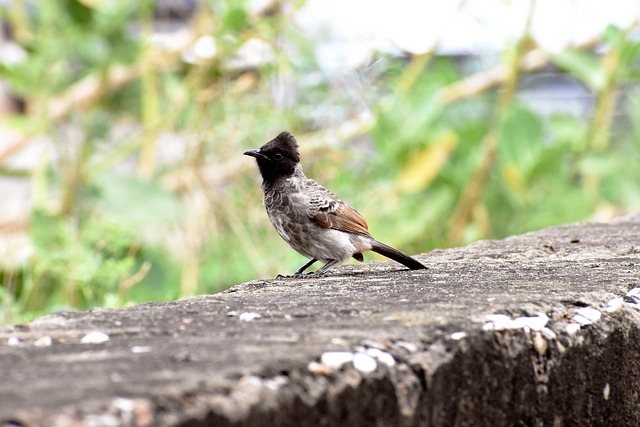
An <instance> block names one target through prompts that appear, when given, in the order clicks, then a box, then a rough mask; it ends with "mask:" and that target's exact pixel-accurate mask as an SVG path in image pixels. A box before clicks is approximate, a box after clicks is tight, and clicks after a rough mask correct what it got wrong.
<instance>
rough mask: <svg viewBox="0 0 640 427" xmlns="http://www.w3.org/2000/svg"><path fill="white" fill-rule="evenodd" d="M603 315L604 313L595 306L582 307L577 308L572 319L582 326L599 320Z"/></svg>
mask: <svg viewBox="0 0 640 427" xmlns="http://www.w3.org/2000/svg"><path fill="white" fill-rule="evenodd" d="M601 317H602V313H600V311H598V310H596V309H595V308H591V307H582V308H579V309H577V310H576V314H574V315H573V317H572V320H573V321H574V322H576V323H579V324H580V325H582V326H587V325H591V324H593V323H595V322H597V321H598V320H600V318H601Z"/></svg>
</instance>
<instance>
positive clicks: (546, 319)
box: [0, 215, 640, 426]
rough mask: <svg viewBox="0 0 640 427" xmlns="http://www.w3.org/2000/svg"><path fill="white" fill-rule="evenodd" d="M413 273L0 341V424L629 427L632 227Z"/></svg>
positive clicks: (51, 322)
mask: <svg viewBox="0 0 640 427" xmlns="http://www.w3.org/2000/svg"><path fill="white" fill-rule="evenodd" d="M419 259H420V260H421V261H423V262H424V263H425V264H426V265H427V266H429V269H428V270H424V271H408V270H404V269H402V268H399V266H398V265H397V264H395V263H393V262H371V263H366V264H363V265H359V266H345V267H342V268H339V269H336V270H334V271H333V272H332V274H331V275H329V276H326V277H323V278H319V279H307V280H296V279H283V280H256V281H253V282H249V283H245V284H241V285H238V286H235V287H233V288H232V289H230V290H228V291H227V292H224V293H221V294H217V295H208V296H202V297H194V298H187V299H183V300H181V301H177V302H169V303H162V304H141V305H137V306H134V307H131V308H127V309H121V310H106V309H99V310H92V311H89V312H85V313H60V314H55V315H50V316H46V317H43V318H40V319H37V320H35V321H33V322H31V323H29V324H26V325H18V326H9V327H4V328H1V329H0V425H2V423H4V425H28V426H40V425H43V426H84V425H87V426H119V425H135V426H165V425H166V426H231V425H234V426H235V425H238V426H271V425H282V426H335V425H341V426H350V425H362V426H364V425H375V426H518V425H522V426H601V425H602V426H605V425H607V426H637V425H640V304H638V303H639V302H640V289H638V288H640V215H631V216H626V217H624V218H621V219H618V220H616V221H613V222H609V223H588V224H578V225H568V226H563V227H554V228H548V229H545V230H542V231H538V232H533V233H529V234H525V235H522V236H516V237H511V238H508V239H505V240H501V241H483V242H478V243H475V244H472V245H470V246H467V247H464V248H458V249H450V250H437V251H433V252H430V253H429V254H425V255H422V256H419ZM283 268H284V266H283ZM100 341H103V342H100Z"/></svg>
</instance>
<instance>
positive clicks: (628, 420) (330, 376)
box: [4, 291, 640, 427]
mask: <svg viewBox="0 0 640 427" xmlns="http://www.w3.org/2000/svg"><path fill="white" fill-rule="evenodd" d="M632 293H633V291H632ZM636 293H637V292H636ZM591 298H593V299H592V301H593V304H592V305H591V306H590V307H579V306H567V307H564V309H558V308H557V307H556V308H554V311H555V313H554V316H553V317H554V319H550V320H549V322H548V323H547V324H545V325H544V327H542V328H539V326H540V322H538V324H537V325H535V320H533V321H532V322H534V323H532V325H527V323H526V320H525V321H521V320H518V319H522V318H526V317H529V318H536V317H539V316H540V314H541V313H529V314H531V316H515V317H514V316H509V315H507V314H499V316H505V317H502V318H499V319H495V318H494V319H486V320H485V323H481V322H478V321H477V319H476V322H475V323H474V325H475V327H474V328H473V329H471V330H466V331H453V332H449V333H446V334H442V335H441V336H440V337H438V338H437V339H435V340H434V341H433V342H430V343H413V342H406V341H402V340H389V341H385V342H373V341H365V342H362V343H360V345H357V346H354V348H353V349H352V355H355V354H359V355H364V356H365V357H366V358H369V359H371V360H373V361H375V368H374V369H373V370H371V365H370V364H369V365H367V364H366V363H365V364H361V365H360V366H359V365H358V364H357V363H354V361H353V360H348V358H347V359H346V360H347V361H346V362H345V363H344V364H342V365H341V366H338V365H339V361H338V362H335V363H336V365H333V366H330V365H328V364H327V363H323V355H322V354H318V355H317V357H316V358H315V359H312V360H308V363H307V364H306V365H302V364H301V365H298V366H288V367H287V369H286V370H283V371H281V372H272V371H273V368H268V370H267V371H264V372H261V373H255V374H252V375H246V376H243V377H240V378H238V379H229V380H228V381H227V383H226V384H222V385H221V384H220V383H219V382H218V383H216V384H215V385H213V386H211V385H208V384H207V382H206V381H203V382H202V384H198V385H194V387H193V388H192V389H190V390H187V391H185V390H184V389H180V390H176V393H175V394H167V393H163V394H162V395H158V396H153V397H150V398H141V397H132V398H126V397H118V398H115V399H113V400H112V401H111V402H110V403H109V404H108V405H105V404H104V402H86V404H85V405H84V406H83V408H81V409H79V408H77V407H69V408H65V409H62V410H60V411H59V412H58V414H56V415H54V416H52V417H47V416H45V418H41V417H39V416H38V414H33V413H32V414H24V417H21V416H18V417H16V419H14V420H4V423H5V424H4V425H12V424H11V423H10V421H13V422H14V423H15V425H37V424H32V423H31V422H30V421H29V420H30V419H31V420H35V419H39V420H40V421H41V422H43V425H51V426H76V425H86V426H105V425H135V426H152V425H172V426H185V427H186V426H189V427H194V426H211V425H215V426H254V425H282V426H289V425H290V426H305V425H309V426H312V425H314V426H315V425H335V423H342V424H343V425H373V424H377V425H397V426H414V425H427V426H437V425H478V423H480V424H482V423H483V422H484V423H487V425H489V424H491V425H512V424H513V423H516V422H518V421H520V420H523V419H524V420H529V423H530V425H587V424H589V425H598V424H599V423H598V420H600V421H602V422H603V423H610V422H614V421H616V420H617V421H619V423H618V424H617V425H637V424H640V410H638V409H640V408H638V403H637V402H636V401H634V400H633V399H634V397H633V396H636V397H637V393H638V392H639V391H640V390H639V388H638V384H637V383H638V381H637V380H638V378H637V375H638V374H637V372H640V371H639V370H638V369H639V366H638V364H639V362H638V361H637V360H636V359H637V355H638V354H640V306H639V305H638V304H637V301H636V300H633V299H631V298H626V295H613V294H611V293H608V292H601V293H599V294H598V295H597V296H596V295H592V296H591ZM625 299H626V300H625ZM585 308H586V309H592V310H597V312H598V313H600V317H598V318H597V319H596V318H592V319H591V321H590V322H587V321H585V320H584V319H581V320H579V321H578V320H576V318H577V316H580V314H579V313H580V310H582V309H585ZM582 311H584V310H582ZM594 313H595V312H592V313H591V314H594ZM596 317H597V316H596ZM508 319H511V321H512V323H508ZM496 320H501V321H507V323H504V324H496V323H495V321H496ZM587 320H589V319H587ZM579 322H583V323H582V324H581V323H579ZM534 325H535V328H536V329H537V330H534V329H532V327H531V326H534ZM573 325H575V326H573ZM544 329H546V330H547V331H544ZM612 337H617V338H612ZM612 339H616V340H618V341H619V342H618V344H619V345H611V343H610V341H611V340H612ZM593 346H597V348H600V349H601V351H600V352H599V353H600V355H599V356H598V357H597V358H595V359H594V358H593V354H592V353H593V352H592V351H587V350H586V348H592V347H593ZM621 348H623V349H624V348H627V349H628V352H629V354H631V355H634V354H635V355H636V358H633V357H629V358H620V357H619V355H618V357H616V355H613V354H610V351H611V352H619V351H620V349H621ZM608 349H610V351H609V350H608ZM388 356H391V359H389V358H388ZM366 358H365V360H366ZM575 358H577V359H584V360H582V362H581V364H582V365H583V367H584V369H583V370H582V371H581V372H579V373H576V372H574V369H575V365H576V364H575V362H572V363H567V360H570V359H575ZM369 362H370V361H369ZM616 362H617V365H616ZM505 363H506V365H505ZM522 366H525V367H527V366H528V367H529V368H530V369H525V370H524V371H523V370H522V369H521V368H522ZM616 371H617V372H619V375H617V377H620V376H622V377H624V376H625V375H627V376H628V377H629V378H633V377H634V376H635V382H636V383H635V384H634V385H632V386H630V387H629V389H627V390H624V387H625V382H624V381H622V382H620V383H619V384H616V383H615V381H607V380H606V378H607V377H616V375H615V372H616ZM473 372H476V373H477V376H474V375H473ZM634 372H635V374H634ZM505 376H507V377H509V378H505ZM491 378H494V379H495V382H493V383H492V382H491ZM505 379H508V380H509V381H511V387H510V390H508V391H509V394H510V396H507V395H506V394H505V390H504V384H505ZM477 381H486V382H487V383H486V384H483V385H482V386H481V387H477ZM474 382H475V383H476V384H475V386H473V387H472V386H470V384H471V383H474ZM465 384H466V385H467V386H465ZM531 386H533V387H535V389H528V388H529V387H531ZM470 390H476V391H475V392H471V393H470ZM585 390H586V392H587V393H590V394H591V395H592V400H593V401H592V402H590V403H588V405H586V406H585V405H583V404H580V405H579V406H578V407H575V405H576V403H575V402H577V401H578V400H579V399H574V397H575V395H576V393H582V392H584V391H585ZM469 393H470V394H469ZM634 393H635V394H634ZM513 396H516V398H515V399H514V398H513ZM532 396H533V397H535V399H537V402H535V403H534V402H528V400H529V399H531V398H532ZM619 401H625V402H623V403H622V404H620V403H619ZM616 402H618V403H616ZM452 405H454V406H455V407H452ZM514 405H515V406H517V407H518V408H517V410H516V411H515V412H514ZM533 406H536V408H537V409H536V410H535V411H533V410H532V409H531V408H532V407H533ZM614 406H615V407H616V408H618V410H617V411H618V412H617V413H612V411H611V410H610V409H607V408H612V407H614ZM620 407H623V408H627V409H628V410H627V411H621V412H620V411H619V408H620ZM373 408H375V409H376V410H375V411H372V409H373ZM634 408H635V412H634V411H633V409H634ZM541 409H542V411H540V410H541ZM513 413H516V414H518V416H519V417H520V418H519V419H514V418H513ZM540 413H546V414H547V415H546V416H544V417H540ZM451 414H457V416H456V418H455V419H451V418H449V417H450V415H451ZM38 425H39V424H38Z"/></svg>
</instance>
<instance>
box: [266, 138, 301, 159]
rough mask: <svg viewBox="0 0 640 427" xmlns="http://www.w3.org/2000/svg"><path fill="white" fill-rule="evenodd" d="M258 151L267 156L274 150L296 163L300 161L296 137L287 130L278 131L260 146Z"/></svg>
mask: <svg viewBox="0 0 640 427" xmlns="http://www.w3.org/2000/svg"><path fill="white" fill-rule="evenodd" d="M260 152H262V153H263V154H265V155H267V156H269V154H270V153H273V154H275V153H276V152H279V153H280V154H282V155H283V156H284V157H287V158H289V159H291V160H293V161H294V162H296V163H297V162H299V161H300V154H299V153H298V142H297V141H296V137H295V136H293V135H291V133H289V132H287V131H284V132H280V133H279V134H278V136H276V137H275V138H273V139H272V140H271V141H269V142H267V143H266V144H264V145H263V146H262V147H260Z"/></svg>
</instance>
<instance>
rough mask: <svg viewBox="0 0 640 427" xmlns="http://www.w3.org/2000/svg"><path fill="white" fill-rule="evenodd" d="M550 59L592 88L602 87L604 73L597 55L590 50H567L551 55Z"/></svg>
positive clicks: (604, 77)
mask: <svg viewBox="0 0 640 427" xmlns="http://www.w3.org/2000/svg"><path fill="white" fill-rule="evenodd" d="M551 60H552V61H553V62H554V63H555V64H556V65H557V66H558V67H560V68H562V69H563V70H565V71H567V72H568V73H570V74H571V75H573V76H574V77H576V78H578V79H579V80H580V81H581V82H582V83H584V84H585V85H586V86H587V87H589V88H590V89H592V90H595V91H597V90H600V89H602V88H603V87H604V84H605V81H606V73H605V71H604V70H603V69H602V67H601V66H600V60H599V58H598V56H596V55H595V54H593V53H590V52H583V51H579V50H569V51H566V52H559V53H556V54H553V55H552V56H551Z"/></svg>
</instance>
